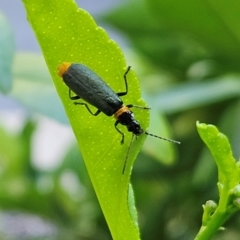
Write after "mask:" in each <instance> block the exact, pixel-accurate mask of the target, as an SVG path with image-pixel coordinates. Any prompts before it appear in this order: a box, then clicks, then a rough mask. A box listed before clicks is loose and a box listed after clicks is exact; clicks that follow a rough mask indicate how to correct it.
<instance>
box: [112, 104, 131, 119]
mask: <svg viewBox="0 0 240 240" xmlns="http://www.w3.org/2000/svg"><path fill="white" fill-rule="evenodd" d="M127 111H130V109H129V108H128V107H126V106H122V107H121V108H120V109H118V110H117V111H116V112H115V113H114V117H115V118H116V119H118V117H119V116H120V115H122V113H124V112H127Z"/></svg>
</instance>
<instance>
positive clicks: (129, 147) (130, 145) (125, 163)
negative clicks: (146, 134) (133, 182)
mask: <svg viewBox="0 0 240 240" xmlns="http://www.w3.org/2000/svg"><path fill="white" fill-rule="evenodd" d="M133 138H134V134H132V138H131V142H130V144H129V146H128V150H127V155H126V158H125V161H124V165H123V170H122V174H124V172H125V168H126V165H127V160H128V155H129V152H130V149H131V147H132V143H133Z"/></svg>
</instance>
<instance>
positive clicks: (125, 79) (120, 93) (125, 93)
mask: <svg viewBox="0 0 240 240" xmlns="http://www.w3.org/2000/svg"><path fill="white" fill-rule="evenodd" d="M130 69H131V66H128V68H127V71H126V72H125V73H124V75H123V78H124V82H125V87H126V91H125V92H119V93H117V95H118V96H119V97H121V96H124V95H127V93H128V84H127V74H128V72H129V71H130Z"/></svg>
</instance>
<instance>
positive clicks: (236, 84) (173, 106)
mask: <svg viewBox="0 0 240 240" xmlns="http://www.w3.org/2000/svg"><path fill="white" fill-rule="evenodd" d="M239 95H240V81H239V77H238V76H237V75H236V76H225V77H222V78H217V79H214V80H211V81H204V82H199V83H184V84H181V85H178V86H177V87H174V88H170V89H168V90H165V91H164V92H162V93H161V94H160V95H159V96H156V97H153V100H152V101H154V102H155V103H156V105H157V106H158V108H159V109H160V110H161V111H162V112H164V113H168V114H171V113H176V112H179V111H186V110H189V109H193V108H197V107H200V106H206V105H208V104H210V103H211V104H212V103H216V102H220V101H224V100H226V99H232V98H234V97H238V96H239Z"/></svg>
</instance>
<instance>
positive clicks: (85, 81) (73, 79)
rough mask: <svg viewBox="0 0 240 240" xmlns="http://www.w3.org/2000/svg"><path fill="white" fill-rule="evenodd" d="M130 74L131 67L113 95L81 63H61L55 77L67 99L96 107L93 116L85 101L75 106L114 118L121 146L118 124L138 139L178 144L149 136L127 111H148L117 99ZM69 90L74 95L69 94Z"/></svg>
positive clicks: (105, 85)
mask: <svg viewBox="0 0 240 240" xmlns="http://www.w3.org/2000/svg"><path fill="white" fill-rule="evenodd" d="M129 71H130V67H128V68H127V71H126V72H125V74H124V76H123V78H124V81H125V87H126V89H125V91H124V92H119V93H115V92H114V91H113V90H112V89H111V88H110V87H109V86H108V85H107V84H106V83H105V82H104V81H103V80H102V79H101V78H100V77H99V76H98V75H97V74H96V73H95V72H93V71H92V70H91V69H90V68H88V67H86V66H85V65H83V64H80V63H69V62H64V63H62V64H61V65H59V66H58V75H59V76H60V77H62V78H63V81H64V82H65V84H66V85H67V86H68V87H69V97H70V99H71V100H78V99H83V100H84V101H86V102H87V103H89V104H91V105H92V106H94V107H96V108H97V109H98V110H97V111H96V112H95V113H93V112H92V111H91V110H90V108H89V107H88V105H87V103H85V102H74V104H76V105H77V104H79V105H84V106H85V107H86V108H87V110H88V111H89V112H90V113H91V114H92V115H94V116H97V115H98V114H99V113H100V112H103V113H104V114H106V115H107V116H112V115H114V117H115V118H116V122H115V128H116V130H117V131H118V132H119V133H120V134H121V136H122V140H121V144H123V143H124V133H123V132H122V131H121V130H119V129H118V128H117V125H118V124H119V123H120V124H122V125H124V126H126V127H127V129H128V131H129V132H132V133H133V136H134V135H135V136H139V135H141V134H143V133H144V134H146V135H150V136H153V137H157V138H160V139H163V140H167V141H170V142H174V143H180V142H177V141H174V140H170V139H166V138H162V137H159V136H156V135H153V134H150V133H148V132H146V131H145V130H143V129H142V128H141V126H140V124H139V122H138V121H136V120H135V118H134V114H133V112H132V111H131V110H130V108H132V107H137V108H143V109H149V108H147V107H141V106H135V105H132V104H128V105H124V104H123V101H122V100H121V99H120V97H121V96H124V95H126V94H127V93H128V84H127V73H128V72H129ZM72 91H73V92H74V93H75V94H76V95H75V96H72V95H71V92H72ZM129 149H130V147H129ZM129 149H128V152H129ZM127 157H128V153H127V156H126V159H125V163H124V167H123V171H122V173H124V171H125V166H126V160H127Z"/></svg>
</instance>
